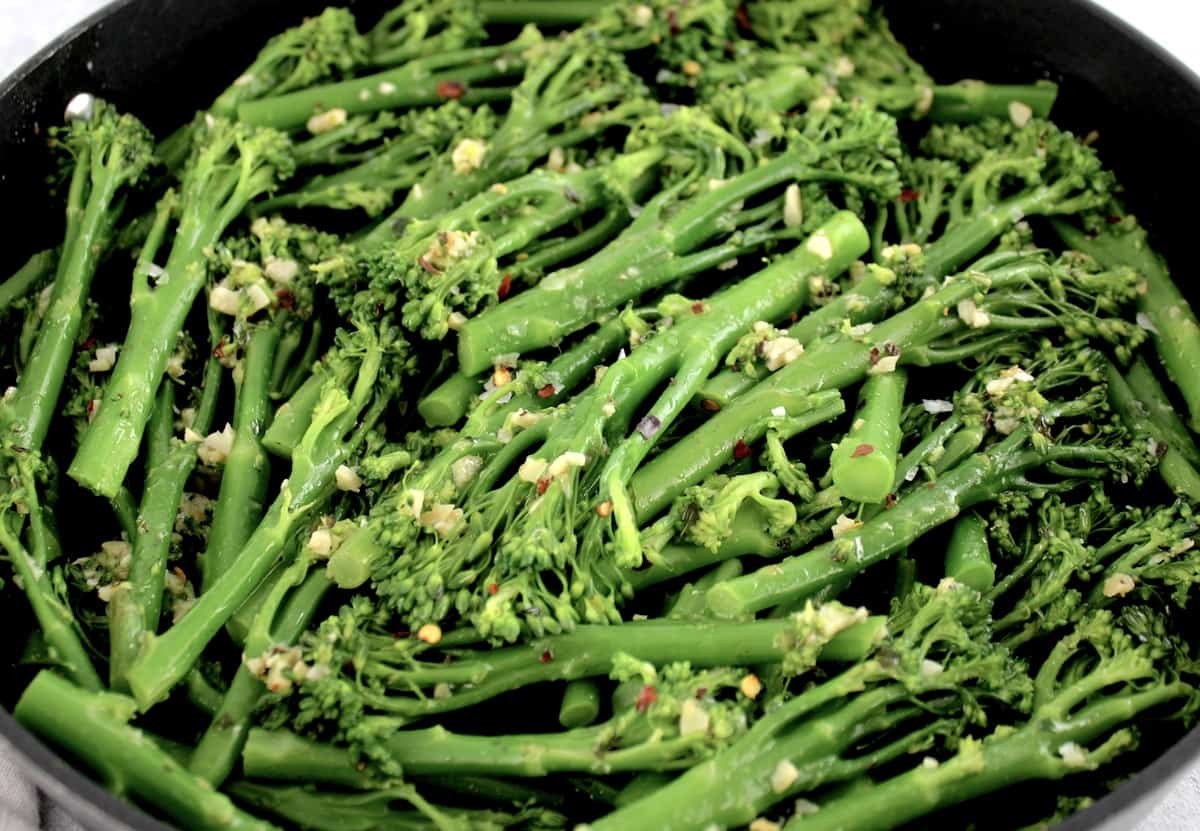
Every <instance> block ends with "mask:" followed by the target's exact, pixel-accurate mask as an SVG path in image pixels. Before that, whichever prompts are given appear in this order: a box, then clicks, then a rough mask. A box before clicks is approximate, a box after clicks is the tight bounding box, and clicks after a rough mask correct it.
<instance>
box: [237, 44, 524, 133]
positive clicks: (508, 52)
mask: <svg viewBox="0 0 1200 831" xmlns="http://www.w3.org/2000/svg"><path fill="white" fill-rule="evenodd" d="M540 40H541V36H540V35H539V34H538V33H537V30H536V29H532V28H531V29H528V30H526V31H523V32H522V33H521V34H520V35H519V36H518V37H517V38H516V39H515V40H513V41H511V42H509V43H505V44H501V45H499V46H479V47H473V48H466V49H461V50H457V51H451V52H447V53H444V54H440V55H430V56H427V57H422V58H416V59H415V60H412V61H409V62H408V63H405V64H401V65H400V66H397V67H395V68H394V69H388V70H385V71H383V72H378V73H375V74H374V75H364V76H362V77H360V78H353V79H350V80H347V81H341V82H339V83H335V84H323V85H320V86H314V87H308V88H307V89H302V90H298V91H296V92H292V93H288V94H287V95H277V96H273V97H270V98H261V99H259V100H257V101H247V102H244V103H242V104H241V105H239V106H238V108H237V114H238V120H240V121H242V122H244V123H246V124H253V125H256V126H259V127H272V128H275V129H279V130H292V129H295V128H297V127H302V126H304V124H305V123H306V122H308V120H309V119H310V118H312V117H313V116H315V115H318V114H319V113H324V112H330V111H334V110H340V111H342V112H344V113H347V114H349V115H356V114H359V113H372V112H378V111H379V110H394V109H399V108H403V107H420V106H426V105H430V104H439V103H442V102H443V101H445V100H446V98H447V95H446V93H445V92H444V91H443V90H444V89H445V85H446V84H452V85H455V89H456V94H458V93H459V92H465V94H462V95H461V97H460V98H459V100H460V101H462V103H464V104H474V103H484V102H487V101H500V100H504V99H505V98H507V97H508V96H509V95H510V94H511V90H510V89H508V88H503V87H496V88H489V87H484V86H476V85H477V84H480V83H484V82H487V81H491V80H496V79H501V78H511V77H514V76H519V75H520V74H521V73H522V72H523V71H524V70H525V60H524V59H523V58H522V57H521V54H522V52H524V51H525V49H527V48H528V47H530V46H532V45H534V44H535V43H537V42H539V41H540ZM464 86H465V91H464V90H463V87H464Z"/></svg>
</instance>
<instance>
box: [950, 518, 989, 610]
mask: <svg viewBox="0 0 1200 831" xmlns="http://www.w3.org/2000/svg"><path fill="white" fill-rule="evenodd" d="M945 573H946V576H947V577H953V578H954V579H955V580H957V581H958V582H960V583H962V584H963V585H964V586H969V587H970V588H972V589H974V590H975V591H977V592H980V593H981V594H986V593H987V592H988V591H990V590H991V588H992V586H994V585H995V583H996V564H995V563H993V562H992V552H991V550H990V548H989V547H988V537H987V523H986V522H984V521H983V519H981V518H980V517H979V515H978V514H967V515H966V516H962V517H959V518H958V521H957V522H955V523H954V530H952V531H951V532H950V540H949V542H947V543H946V558H945Z"/></svg>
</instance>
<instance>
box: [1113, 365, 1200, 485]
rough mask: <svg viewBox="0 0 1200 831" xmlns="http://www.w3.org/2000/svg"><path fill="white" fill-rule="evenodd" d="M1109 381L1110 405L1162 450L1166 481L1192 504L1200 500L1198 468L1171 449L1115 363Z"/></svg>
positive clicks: (1160, 470)
mask: <svg viewBox="0 0 1200 831" xmlns="http://www.w3.org/2000/svg"><path fill="white" fill-rule="evenodd" d="M1105 379H1106V380H1107V382H1108V403H1109V404H1111V405H1112V408H1113V410H1115V411H1116V413H1117V415H1118V416H1120V418H1121V421H1123V422H1124V423H1125V426H1126V427H1127V428H1128V429H1129V431H1130V432H1131V433H1133V434H1134V435H1140V436H1143V437H1145V438H1149V439H1153V440H1154V442H1155V443H1156V444H1158V446H1159V447H1160V448H1161V450H1160V452H1161V453H1162V456H1161V457H1160V458H1159V460H1158V475H1159V476H1161V477H1162V480H1163V482H1165V483H1166V485H1167V487H1168V488H1170V489H1171V492H1172V493H1174V494H1175V495H1177V496H1182V497H1185V498H1187V499H1188V500H1189V501H1191V502H1198V501H1200V473H1197V472H1196V468H1194V467H1192V463H1191V462H1189V461H1188V460H1187V458H1186V457H1185V456H1184V455H1183V453H1181V452H1179V451H1178V450H1176V449H1175V448H1174V447H1172V446H1171V444H1170V438H1169V436H1168V435H1167V433H1166V431H1164V430H1162V429H1161V428H1160V427H1159V425H1158V422H1157V421H1155V420H1154V419H1152V418H1148V417H1147V415H1146V408H1145V407H1144V406H1143V405H1142V402H1141V401H1140V400H1139V399H1138V397H1137V396H1136V395H1134V393H1133V390H1132V389H1130V387H1129V384H1128V383H1126V381H1125V379H1124V378H1122V377H1121V373H1120V372H1119V371H1118V370H1117V368H1116V367H1115V366H1113V365H1112V364H1111V363H1107V364H1106V367H1105Z"/></svg>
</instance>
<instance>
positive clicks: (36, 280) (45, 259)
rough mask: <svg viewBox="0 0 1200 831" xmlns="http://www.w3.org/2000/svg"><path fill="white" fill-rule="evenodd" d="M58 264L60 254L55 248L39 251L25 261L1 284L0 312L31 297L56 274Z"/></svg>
mask: <svg viewBox="0 0 1200 831" xmlns="http://www.w3.org/2000/svg"><path fill="white" fill-rule="evenodd" d="M57 263H58V252H57V251H55V250H54V249H53V248H48V249H46V250H45V251H39V252H38V253H36V254H34V255H33V256H31V257H30V258H29V259H28V260H26V261H25V264H24V265H23V266H21V267H20V268H18V269H17V270H16V271H15V272H14V273H13V274H12V276H10V277H9V278H8V279H6V280H5V281H4V282H3V283H0V312H4V311H6V310H7V309H8V308H9V307H10V306H11V305H12V304H13V303H15V302H16V301H18V300H20V299H21V298H23V297H26V296H28V295H29V293H30V292H31V291H32V290H33V289H34V287H35V286H37V285H39V284H40V283H41V282H42V281H43V280H45V279H46V278H47V277H50V276H51V275H53V274H54V272H55V269H56V267H57Z"/></svg>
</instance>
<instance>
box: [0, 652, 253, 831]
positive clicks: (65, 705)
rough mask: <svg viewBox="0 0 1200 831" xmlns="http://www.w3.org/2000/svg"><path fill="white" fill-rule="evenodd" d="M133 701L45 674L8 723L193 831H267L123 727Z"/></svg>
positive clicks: (126, 725) (143, 737) (138, 734)
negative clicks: (15, 722) (18, 725)
mask: <svg viewBox="0 0 1200 831" xmlns="http://www.w3.org/2000/svg"><path fill="white" fill-rule="evenodd" d="M134 712H135V708H134V704H133V701H132V700H131V699H128V698H126V697H124V696H120V695H114V694H112V693H104V692H86V691H84V690H81V689H79V688H78V687H75V686H73V685H72V684H71V683H70V682H68V681H65V680H63V679H62V678H59V677H58V676H57V675H55V674H54V673H53V672H50V671H49V670H43V671H42V672H40V673H39V674H38V676H37V677H36V678H34V679H33V682H32V683H31V684H30V685H29V686H28V687H27V688H26V689H25V692H24V694H22V696H21V698H20V700H19V701H18V702H17V706H16V708H15V709H14V710H13V715H14V716H15V717H16V719H17V720H18V721H19V722H21V724H23V725H25V726H26V727H27V728H29V729H30V730H32V731H33V732H35V733H37V734H38V735H39V736H42V737H43V738H45V739H46V740H47V741H49V742H51V743H52V744H54V745H57V746H58V747H60V748H62V749H63V750H65V751H67V752H68V753H69V754H70V755H71V757H72V758H75V759H78V760H80V761H82V762H83V763H84V764H85V765H87V766H88V767H89V768H91V769H92V770H94V771H96V773H98V774H99V775H100V776H101V778H103V779H104V780H105V781H106V782H107V783H108V785H109V787H110V788H112V789H114V790H117V791H118V792H125V793H128V794H130V795H132V796H135V797H138V798H140V799H144V800H146V801H147V802H149V803H151V804H153V805H154V806H156V807H157V808H158V809H159V810H161V811H162V812H163V813H165V814H166V815H167V816H169V817H171V819H172V820H174V821H175V822H177V823H179V825H180V826H181V827H183V828H189V829H196V831H268V829H272V828H274V826H272V825H271V824H270V823H267V822H263V821H262V820H259V819H256V818H254V817H252V816H250V815H249V814H245V813H243V812H242V811H240V810H239V809H237V808H236V807H234V804H233V803H232V802H230V801H229V798H228V797H226V796H225V795H224V794H221V793H218V792H217V791H214V790H213V789H212V788H211V787H209V786H208V784H207V783H205V782H203V781H202V780H200V779H198V778H196V777H195V776H192V775H191V774H190V773H188V772H187V770H186V769H184V767H183V766H182V765H180V764H179V763H178V762H177V761H175V759H173V758H172V757H171V756H170V755H169V754H168V753H166V752H165V751H163V750H161V749H160V748H159V747H158V745H157V744H155V742H154V741H153V740H151V738H150V737H148V736H147V735H146V734H145V733H143V732H142V731H141V730H138V729H137V728H136V727H132V726H131V725H130V724H129V723H128V722H129V719H130V718H131V717H132V716H133V714H134Z"/></svg>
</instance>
